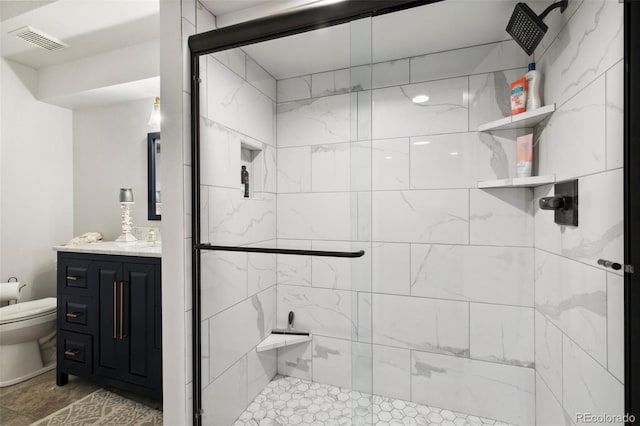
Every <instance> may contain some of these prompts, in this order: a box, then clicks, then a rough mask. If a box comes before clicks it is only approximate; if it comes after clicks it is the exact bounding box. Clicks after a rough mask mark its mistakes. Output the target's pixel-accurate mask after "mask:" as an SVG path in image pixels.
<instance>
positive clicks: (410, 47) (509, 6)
mask: <svg viewBox="0 0 640 426" xmlns="http://www.w3.org/2000/svg"><path fill="white" fill-rule="evenodd" d="M516 3H517V0H446V1H443V2H439V3H434V4H430V5H426V6H421V7H416V8H411V9H406V10H404V11H400V12H396V13H391V14H386V15H381V16H377V17H374V18H373V19H371V20H369V19H362V20H358V21H352V22H351V23H349V24H343V25H338V26H333V27H329V28H324V29H321V30H316V31H312V32H307V33H302V34H297V35H295V36H290V37H285V38H281V39H276V40H270V41H267V42H264V43H259V44H254V45H250V46H245V47H243V49H244V50H245V51H246V52H247V53H248V54H249V56H251V57H252V58H253V59H255V60H256V61H257V62H258V63H260V64H261V65H262V66H263V67H264V68H265V69H266V70H267V71H269V72H270V73H271V74H272V75H273V76H274V77H275V78H276V79H281V78H287V77H293V76H298V75H304V74H311V73H316V72H322V71H328V70H333V69H340V68H347V67H350V66H357V65H361V64H364V63H369V62H370V61H371V62H374V63H375V62H382V61H389V60H394V59H400V58H407V57H411V56H417V55H423V54H427V53H434V52H440V51H444V50H451V49H458V48H462V47H468V46H475V45H480V44H485V43H491V42H496V41H501V40H509V39H510V36H509V35H508V34H507V33H506V31H505V28H506V26H507V22H508V21H509V18H510V17H511V13H512V12H513V8H514V6H515V4H516ZM529 3H530V4H533V5H535V4H536V3H546V4H548V3H550V0H534V1H530V2H529ZM539 8H540V7H539V5H538V6H537V7H536V6H534V10H538V9H539ZM369 22H370V23H369Z"/></svg>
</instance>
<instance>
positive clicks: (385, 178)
mask: <svg viewBox="0 0 640 426" xmlns="http://www.w3.org/2000/svg"><path fill="white" fill-rule="evenodd" d="M371 158H372V160H371V169H372V174H371V180H372V186H373V190H374V191H376V190H384V189H409V138H400V139H383V140H377V141H372V143H371Z"/></svg>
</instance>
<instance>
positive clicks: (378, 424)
mask: <svg viewBox="0 0 640 426" xmlns="http://www.w3.org/2000/svg"><path fill="white" fill-rule="evenodd" d="M241 425H242V426H248V425H259V426H263V425H304V426H324V425H375V426H387V425H398V426H400V425H407V426H410V425H429V426H433V425H438V426H463V425H469V426H489V425H490V426H511V425H509V424H507V423H502V422H499V421H496V420H491V419H485V418H481V417H476V416H472V415H470V414H463V413H457V412H454V411H450V410H443V409H440V408H435V407H429V406H426V405H421V404H416V403H415V402H409V401H403V400H400V399H394V398H387V397H384V396H378V395H373V396H372V395H370V394H367V393H362V392H356V391H352V390H349V389H343V388H339V387H337V386H331V385H324V384H321V383H315V382H309V381H306V380H301V379H296V378H294V377H288V376H276V377H275V378H274V379H273V380H272V381H271V382H270V383H269V384H268V385H267V386H266V387H265V388H264V390H263V391H262V392H261V393H260V395H258V396H257V397H256V399H254V400H253V402H252V403H251V404H250V405H249V407H247V409H246V411H245V412H244V413H242V414H241V415H240V417H239V418H238V420H237V421H236V422H235V423H234V426H241Z"/></svg>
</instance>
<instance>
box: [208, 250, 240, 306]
mask: <svg viewBox="0 0 640 426" xmlns="http://www.w3.org/2000/svg"><path fill="white" fill-rule="evenodd" d="M201 264H202V270H201V279H200V287H201V290H200V297H201V299H202V306H201V309H202V313H201V318H209V317H210V316H212V315H214V314H217V313H218V312H220V311H222V310H224V309H227V308H228V307H230V306H232V305H234V304H236V303H238V302H240V301H241V300H244V299H245V298H246V297H247V254H246V253H232V252H217V251H211V252H203V253H202V255H201Z"/></svg>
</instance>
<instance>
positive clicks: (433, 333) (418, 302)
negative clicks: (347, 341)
mask: <svg viewBox="0 0 640 426" xmlns="http://www.w3.org/2000/svg"><path fill="white" fill-rule="evenodd" d="M373 343H375V344H379V345H387V346H395V347H399V348H406V349H417V350H421V351H428V352H437V353H443V354H448V355H455V356H464V357H468V356H469V305H468V304H467V303H466V302H456V301H450V300H434V299H425V298H417V297H408V296H391V295H384V294H374V295H373Z"/></svg>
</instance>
